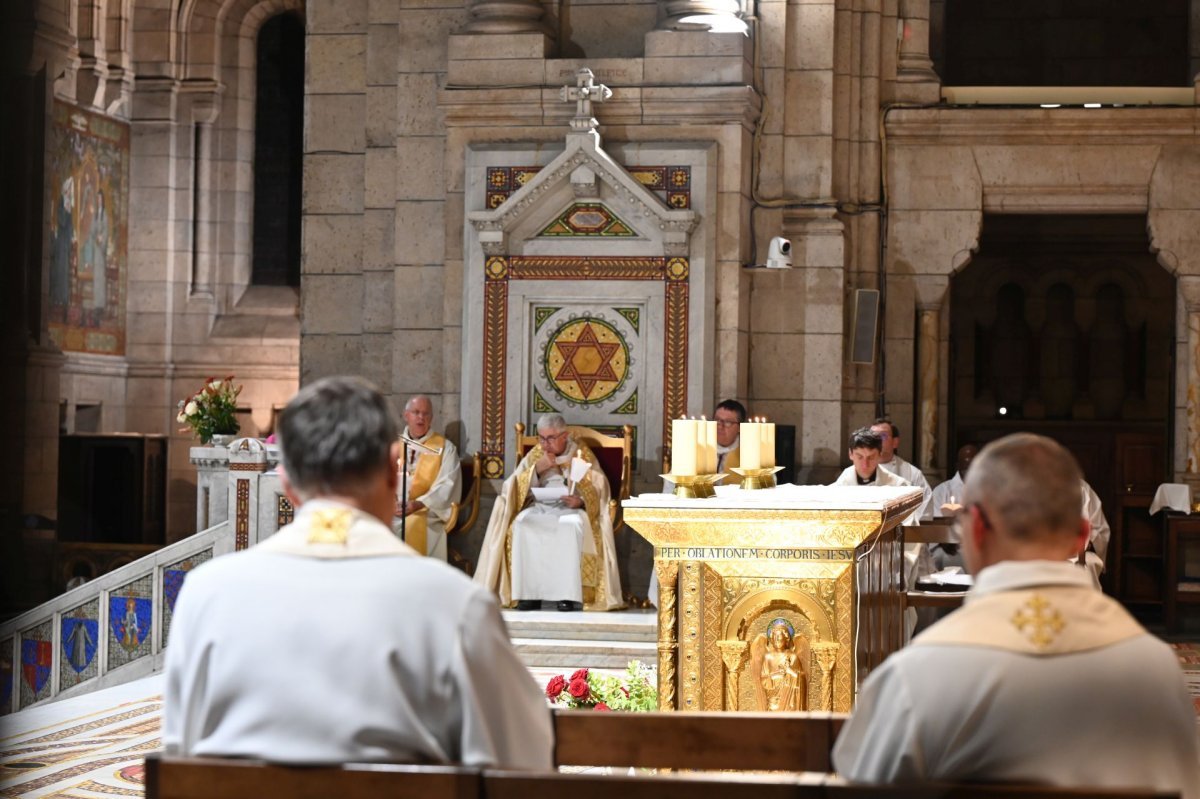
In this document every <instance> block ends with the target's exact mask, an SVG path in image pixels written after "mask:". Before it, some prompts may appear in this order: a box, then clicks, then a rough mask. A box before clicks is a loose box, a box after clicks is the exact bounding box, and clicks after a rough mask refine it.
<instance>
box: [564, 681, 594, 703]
mask: <svg viewBox="0 0 1200 799" xmlns="http://www.w3.org/2000/svg"><path fill="white" fill-rule="evenodd" d="M567 693H569V694H570V695H571V696H573V697H575V698H576V699H578V700H580V701H581V702H582V701H585V700H586V699H587V698H588V694H589V693H591V692H590V691H589V689H588V684H587V680H571V684H570V685H568V686H567Z"/></svg>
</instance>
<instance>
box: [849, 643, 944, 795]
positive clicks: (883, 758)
mask: <svg viewBox="0 0 1200 799" xmlns="http://www.w3.org/2000/svg"><path fill="white" fill-rule="evenodd" d="M912 708H913V703H912V698H911V696H910V695H909V692H908V690H907V688H906V686H905V685H904V681H903V679H901V678H899V677H898V676H897V675H896V674H895V672H894V671H892V670H891V669H889V668H888V664H887V663H886V662H885V663H884V664H883V665H882V666H880V667H879V668H878V669H876V670H875V671H874V672H872V673H871V675H870V676H869V677H868V678H867V681H866V682H865V683H863V686H862V689H861V690H860V691H859V694H858V702H857V704H856V705H855V708H854V713H853V714H852V715H851V717H850V719H849V720H848V721H847V722H846V724H845V726H844V727H842V732H841V734H840V735H838V740H837V744H836V745H835V746H834V747H833V766H834V768H835V769H837V772H838V773H839V774H841V775H842V776H843V777H845V778H846V779H848V780H851V781H852V782H893V781H897V780H904V779H909V780H919V779H924V778H925V777H926V774H927V764H926V763H925V756H924V753H923V752H922V748H921V742H920V740H919V739H918V737H917V730H916V729H914V728H913V718H914V714H913V713H912V712H911V711H912Z"/></svg>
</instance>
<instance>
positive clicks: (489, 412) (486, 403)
mask: <svg viewBox="0 0 1200 799" xmlns="http://www.w3.org/2000/svg"><path fill="white" fill-rule="evenodd" d="M489 185H490V184H489ZM690 271H691V270H690V266H689V263H688V259H687V258H681V257H672V258H660V257H590V258H589V257H577V256H540V255H537V256H507V257H506V256H492V257H490V258H488V259H487V261H486V263H485V265H484V324H483V339H484V341H483V403H482V404H483V420H482V422H483V423H482V430H483V441H482V446H481V450H482V456H483V472H484V476H485V477H487V478H489V479H495V478H500V477H503V475H504V444H505V432H506V431H505V429H504V408H505V392H506V390H507V382H506V379H507V378H506V368H507V367H506V356H507V353H508V348H509V346H510V345H511V344H512V342H509V340H508V300H509V292H508V284H509V282H510V281H513V280H572V281H581V280H653V281H662V282H664V283H665V284H666V286H665V289H666V291H665V324H666V330H665V340H664V346H663V371H662V375H663V429H664V435H665V436H668V437H669V435H670V429H671V425H670V420H671V419H674V418H678V417H679V416H681V415H682V414H683V413H684V412H685V408H686V404H687V352H688V351H687V347H688V279H689V276H690ZM608 311H611V312H612V313H611V315H610V314H609V313H608ZM565 315H566V316H568V318H567V319H565V320H564V319H563V316H565ZM533 320H534V326H535V336H536V339H535V341H534V352H537V353H539V354H540V355H541V363H542V364H543V368H542V369H541V370H540V371H539V372H538V373H536V374H535V378H534V382H535V385H534V387H533V403H532V406H533V409H534V412H535V413H543V412H547V411H549V410H562V408H561V407H560V406H561V405H566V406H568V407H580V406H586V405H594V404H598V403H607V402H611V403H612V408H611V409H609V410H610V412H614V413H619V414H636V413H637V407H638V400H637V396H636V392H637V388H638V386H636V385H632V384H628V385H627V382H626V378H627V377H628V375H629V370H630V365H631V364H632V363H634V360H635V359H636V357H637V355H636V353H637V352H638V350H637V348H636V347H632V346H631V345H630V342H632V341H635V340H637V339H638V336H639V334H640V331H639V328H640V323H641V320H640V314H639V312H638V309H636V308H628V307H613V308H610V309H605V310H604V312H601V311H600V310H597V311H593V312H589V313H579V312H577V313H576V315H575V316H573V317H571V316H569V309H567V308H566V307H565V306H563V305H556V306H535V307H534V308H533ZM631 353H632V354H631ZM590 426H592V427H598V425H594V424H593V425H590ZM618 429H619V428H618ZM668 445H669V440H668Z"/></svg>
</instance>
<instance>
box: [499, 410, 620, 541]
mask: <svg viewBox="0 0 1200 799" xmlns="http://www.w3.org/2000/svg"><path fill="white" fill-rule="evenodd" d="M513 427H514V428H515V429H516V432H517V436H516V447H517V460H518V461H519V460H520V459H521V458H523V457H525V454H526V453H527V452H529V450H531V449H533V448H534V447H535V446H537V443H538V440H537V436H536V435H532V436H527V435H525V425H524V423H522V422H517V423H516V424H515V425H514V426H513ZM567 429H568V430H570V431H571V438H573V439H574V440H575V441H580V442H583V443H584V444H587V445H588V446H589V447H590V448H591V450H592V453H593V454H594V455H595V456H596V460H598V461H600V468H601V469H603V470H604V476H605V477H607V478H608V487H609V489H610V490H611V493H612V499H611V500H610V501H609V503H608V513H609V516H610V517H611V518H612V523H613V531H614V532H615V531H616V529H617V527H618V525H619V524H620V522H619V521H618V516H619V514H620V510H621V500H623V499H629V492H630V490H632V488H633V428H632V427H630V426H629V425H623V426H622V427H621V435H619V436H608V435H605V434H604V433H601V432H600V431H599V430H593V429H592V428H590V427H583V426H581V425H568V426H567ZM534 432H535V433H536V431H534Z"/></svg>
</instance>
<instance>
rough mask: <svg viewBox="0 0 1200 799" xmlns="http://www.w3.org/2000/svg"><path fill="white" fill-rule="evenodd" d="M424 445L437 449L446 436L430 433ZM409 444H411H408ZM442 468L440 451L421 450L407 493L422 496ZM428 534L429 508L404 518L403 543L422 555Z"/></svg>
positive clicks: (412, 495) (443, 444)
mask: <svg viewBox="0 0 1200 799" xmlns="http://www.w3.org/2000/svg"><path fill="white" fill-rule="evenodd" d="M424 444H425V446H427V447H430V448H432V449H439V448H441V447H444V446H445V445H446V438H445V436H442V435H441V434H439V433H430V434H429V438H427V439H425V441H424ZM410 446H411V445H410ZM441 470H442V453H439V454H437V455H434V454H433V453H432V452H422V453H421V454H420V455H419V456H417V468H416V469H414V470H413V476H412V478H411V479H410V480H409V481H408V495H409V496H410V497H413V498H414V499H415V498H417V497H422V496H424V495H425V494H427V493H428V492H429V489H430V488H432V487H433V482H434V481H435V480H437V476H438V472H440V471H441ZM428 534H429V508H425V509H424V510H419V511H417V512H416V513H411V514H409V515H408V516H406V517H405V519H404V539H405V541H404V543H406V544H408V545H409V546H410V547H412V548H413V549H415V550H417V552H419V553H421V554H422V555H425V554H428V550H427V549H426V543H427V542H426V539H427V538H428Z"/></svg>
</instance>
